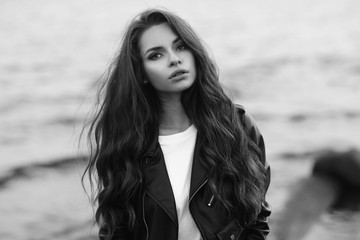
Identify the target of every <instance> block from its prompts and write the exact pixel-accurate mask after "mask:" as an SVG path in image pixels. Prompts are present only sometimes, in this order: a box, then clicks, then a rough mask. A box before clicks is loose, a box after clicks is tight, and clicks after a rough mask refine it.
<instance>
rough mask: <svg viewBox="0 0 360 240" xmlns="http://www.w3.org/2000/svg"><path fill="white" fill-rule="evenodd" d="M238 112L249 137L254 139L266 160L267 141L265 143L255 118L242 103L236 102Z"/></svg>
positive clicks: (263, 158) (263, 159)
mask: <svg viewBox="0 0 360 240" xmlns="http://www.w3.org/2000/svg"><path fill="white" fill-rule="evenodd" d="M235 107H236V110H237V113H238V115H239V118H240V121H241V124H242V126H243V128H244V130H245V132H246V134H247V136H248V138H249V139H250V140H251V141H253V142H254V143H255V144H256V145H257V146H258V147H259V148H260V150H261V152H262V154H261V155H262V156H261V159H262V162H264V163H265V162H266V161H265V143H264V138H263V135H262V134H261V132H260V130H259V128H258V126H257V124H256V122H255V120H254V118H253V117H252V116H251V115H250V114H249V113H247V112H246V110H245V108H244V107H243V106H241V105H238V104H236V105H235Z"/></svg>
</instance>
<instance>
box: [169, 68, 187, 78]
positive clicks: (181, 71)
mask: <svg viewBox="0 0 360 240" xmlns="http://www.w3.org/2000/svg"><path fill="white" fill-rule="evenodd" d="M185 73H189V71H188V70H185V69H179V70H176V71H174V72H173V73H171V75H170V77H169V79H172V78H174V77H178V76H181V75H183V74H185Z"/></svg>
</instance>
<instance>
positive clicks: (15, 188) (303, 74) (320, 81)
mask: <svg viewBox="0 0 360 240" xmlns="http://www.w3.org/2000/svg"><path fill="white" fill-rule="evenodd" d="M159 5H161V6H165V7H167V8H169V9H172V10H174V11H175V12H177V13H179V15H181V16H182V17H184V18H185V19H187V20H188V21H189V22H190V23H191V24H192V26H193V27H194V28H195V29H196V30H197V31H198V32H199V34H200V35H201V36H202V37H203V39H204V41H205V42H206V43H207V45H208V47H209V50H210V51H211V52H212V54H213V56H214V57H215V59H216V61H217V63H218V65H219V68H220V73H221V79H222V81H223V83H224V84H225V86H226V88H227V89H228V91H229V93H230V94H231V95H232V96H233V98H234V100H235V101H237V102H239V103H241V104H243V105H245V106H246V108H247V110H248V111H249V112H250V113H251V114H252V115H253V116H254V117H255V119H256V120H257V122H258V125H259V127H260V128H261V130H262V132H263V134H264V136H265V140H266V143H267V152H268V159H269V162H270V164H271V166H272V169H273V181H272V185H271V188H270V190H269V196H268V197H269V200H270V202H271V204H272V205H273V210H274V215H276V211H280V210H281V209H282V206H283V203H284V202H285V201H286V199H287V198H288V197H289V192H290V189H291V188H292V187H293V186H294V185H296V184H297V183H298V181H299V180H300V179H301V178H304V177H307V176H308V175H309V173H310V170H311V167H312V158H313V156H314V155H315V154H316V153H317V152H319V151H321V150H323V149H327V148H331V149H339V150H343V149H348V148H357V149H360V138H359V137H358V136H359V133H360V107H359V103H360V57H359V56H360V45H359V43H360V28H359V27H358V23H359V22H360V15H359V14H358V13H359V10H360V2H358V1H356V0H329V1H321V0H315V1H310V0H305V1H304V0H302V1H301V0H291V1H289V0H278V1H265V0H262V1H250V0H248V1H245V0H243V1H235V0H234V1H227V2H226V4H224V3H221V2H218V1H213V0H210V1H205V0H203V1H196V2H194V1H188V0H184V1H181V2H174V3H168V2H167V1H151V2H150V1H136V2H134V1H131V2H130V1H115V0H109V1H106V2H103V1H95V0H94V1H91V2H89V1H85V0H75V1H70V0H65V1H61V2H59V1H54V0H47V1H45V0H34V1H31V3H30V2H29V1H25V0H17V1H9V0H4V1H1V2H0V36H1V38H0V52H1V57H0V76H1V77H0V153H1V156H2V158H1V161H0V177H1V179H3V178H4V177H5V176H9V175H11V174H10V173H12V171H13V170H14V169H16V168H22V169H25V170H26V169H31V170H26V171H30V174H29V176H28V177H24V178H13V180H10V181H8V182H7V184H6V185H5V187H3V188H1V189H0V202H1V207H0V212H1V214H0V215H1V217H0V237H1V238H11V239H81V237H80V235H79V234H78V232H81V234H83V235H82V236H84V233H86V232H87V230H86V227H84V226H87V223H88V222H87V219H88V218H89V217H90V216H91V209H90V208H89V206H88V205H87V202H86V197H85V196H84V194H83V192H82V189H81V187H80V186H78V185H77V183H78V180H77V179H79V176H80V174H81V171H82V165H81V164H79V165H76V166H77V167H76V168H75V169H76V171H74V170H73V167H70V168H65V170H64V169H63V170H59V169H58V168H57V167H50V168H43V167H38V168H31V167H29V166H32V164H35V163H42V164H46V163H48V162H49V161H54V160H58V159H63V158H64V159H65V158H68V157H72V156H74V155H76V154H77V153H78V148H77V140H78V135H79V131H80V129H81V124H82V121H83V119H84V117H85V115H86V113H87V112H88V110H89V108H90V106H91V105H92V103H93V101H94V98H93V97H94V91H93V89H94V88H93V85H94V83H95V81H96V79H97V78H98V77H99V76H100V75H101V74H102V72H103V71H104V70H105V67H106V66H107V64H108V63H109V61H110V59H111V58H112V56H113V53H114V52H115V51H116V49H117V47H118V42H119V40H120V37H121V34H122V30H123V29H124V26H125V25H126V24H127V22H128V20H129V18H130V17H132V16H134V15H135V14H136V13H137V12H139V11H140V10H143V9H144V8H147V7H151V6H159ZM81 145H82V144H81ZM81 153H82V152H81ZM289 154H290V155H293V156H295V158H293V159H288V158H286V157H284V156H285V155H289ZM14 176H16V174H15V175H14ZM64 176H66V177H64ZM10 179H12V178H10ZM24 179H25V180H27V181H24ZM44 189H46V191H44ZM45 193H47V194H45ZM60 193H62V194H60ZM57 194H60V195H61V196H62V197H61V198H60V197H59V196H58V195H57ZM24 196H26V201H24V200H23V198H24ZM40 200H41V201H40ZM70 203H73V205H71V206H70V205H69V204H70ZM39 207H40V208H41V209H39ZM59 212H61V214H59ZM75 213H76V214H75ZM49 219H50V220H51V221H49ZM329 219H330V220H329ZM354 219H355V220H354ZM51 222H52V224H51ZM344 222H346V221H344V220H341V218H340V219H339V218H333V217H332V215H325V216H324V217H322V219H321V222H320V223H321V224H323V225H321V224H320V225H319V226H317V228H315V230H314V231H315V233H316V234H319V232H321V229H326V228H327V227H328V226H331V225H334V224H335V225H336V226H338V227H339V229H343V230H345V229H355V228H351V226H353V222H359V221H358V217H353V219H352V220H351V221H347V222H346V224H344ZM45 223H46V224H45ZM274 224H275V223H274ZM44 226H46V227H44ZM71 226H79V227H78V228H74V230H73V231H70V230H68V231H67V232H71V234H72V235H71V236H70V234H68V235H66V234H64V233H63V232H64V231H65V232H66V230H67V229H70V227H71ZM349 226H350V227H349ZM18 229H20V230H18ZM76 229H77V230H76ZM79 229H80V230H79ZM319 229H320V230H319ZM39 231H40V232H41V231H42V234H38V232H39ZM89 231H90V230H89ZM347 232H348V236H349V237H353V236H358V232H356V231H355V230H349V231H347ZM330 233H331V231H330ZM29 236H32V237H29ZM333 236H336V235H335V234H333ZM327 237H328V238H330V237H329V236H327ZM353 239H354V238H353Z"/></svg>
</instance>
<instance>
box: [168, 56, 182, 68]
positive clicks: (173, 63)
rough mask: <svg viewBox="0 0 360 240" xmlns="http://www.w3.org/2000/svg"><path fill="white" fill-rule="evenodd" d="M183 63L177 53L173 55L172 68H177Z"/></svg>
mask: <svg viewBox="0 0 360 240" xmlns="http://www.w3.org/2000/svg"><path fill="white" fill-rule="evenodd" d="M181 63H182V60H181V59H180V58H179V56H178V55H177V54H175V53H171V55H170V66H177V65H179V64H181Z"/></svg>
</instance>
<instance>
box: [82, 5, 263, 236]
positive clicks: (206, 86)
mask: <svg viewBox="0 0 360 240" xmlns="http://www.w3.org/2000/svg"><path fill="white" fill-rule="evenodd" d="M161 23H167V24H169V26H170V27H171V29H172V30H173V31H174V33H175V34H177V35H178V36H179V37H180V38H181V39H182V40H183V41H184V43H185V44H186V45H187V47H188V49H190V50H191V52H192V53H193V55H194V58H195V64H196V70H197V77H196V80H195V82H194V84H193V85H192V86H191V87H190V88H189V89H187V90H186V91H184V92H183V94H182V99H181V100H182V104H183V106H184V108H185V112H186V114H187V115H188V117H189V118H190V120H191V121H192V122H193V123H194V125H195V126H196V128H197V129H198V132H199V134H202V135H203V142H202V144H201V148H200V154H201V156H202V158H201V159H203V161H204V162H203V164H204V165H206V166H207V167H208V169H209V179H208V183H209V186H210V187H211V189H212V191H213V192H214V193H215V194H216V195H217V196H218V198H219V199H220V200H221V201H222V202H223V203H224V205H225V206H226V208H227V209H228V210H229V212H233V213H234V217H238V216H236V212H237V211H236V209H238V208H245V209H246V213H247V215H248V218H249V219H250V220H254V219H255V217H256V215H257V214H258V213H259V212H260V208H261V203H262V201H263V200H264V195H265V191H266V178H265V168H264V166H263V164H262V163H261V160H260V158H261V150H260V149H259V147H258V146H257V144H256V143H255V142H253V141H252V140H250V139H249V137H248V135H247V133H246V130H245V129H244V126H243V124H242V123H241V121H240V119H239V114H238V112H237V109H236V106H235V105H234V104H233V103H232V101H231V100H230V99H229V97H228V96H227V95H226V94H225V93H224V91H223V89H222V87H221V84H220V83H219V74H218V70H217V67H216V65H215V63H214V62H213V60H212V59H211V58H210V57H209V55H208V53H207V50H206V48H205V47H204V44H203V43H202V41H201V40H200V38H199V37H198V35H197V34H196V33H195V32H194V30H193V29H192V28H191V27H190V26H189V24H188V23H187V22H186V21H184V20H183V19H181V18H180V17H178V16H177V15H175V14H173V13H171V12H169V11H167V10H160V9H150V10H146V11H144V12H142V13H141V14H139V15H138V16H137V17H136V18H134V20H133V21H132V22H131V23H130V24H129V25H128V27H127V30H126V32H125V34H124V37H123V39H122V44H121V47H120V50H119V53H118V54H117V55H116V56H117V57H116V58H115V60H114V61H113V62H112V64H111V65H110V67H109V69H108V72H107V74H105V75H104V83H103V86H102V88H101V89H100V90H99V95H98V96H99V97H98V103H97V107H98V108H97V109H98V110H97V112H96V114H95V116H93V118H91V119H90V120H89V121H88V124H87V125H85V127H88V129H87V131H88V140H89V142H90V146H91V148H90V160H89V163H88V166H87V168H86V170H85V172H84V175H83V181H84V177H85V175H88V176H89V178H90V182H91V185H92V186H93V183H94V182H96V186H95V187H93V193H94V194H93V201H94V203H96V204H97V205H98V206H97V209H96V213H95V220H96V222H97V223H98V224H99V225H100V227H102V228H106V232H107V235H108V236H110V237H109V239H110V238H111V236H112V235H113V234H114V233H115V232H117V231H119V230H120V229H117V227H118V226H119V224H118V223H120V222H122V223H124V222H125V223H127V228H128V229H130V230H131V229H132V228H133V227H134V225H135V222H136V218H137V216H136V214H135V210H134V209H135V206H134V205H135V202H134V199H135V198H136V196H137V193H138V191H139V189H140V185H141V182H142V171H141V167H142V165H143V164H144V163H143V161H144V155H145V153H146V150H147V149H148V148H149V147H150V145H151V143H152V142H153V141H154V139H156V137H157V135H158V132H159V113H160V112H161V104H160V100H159V99H158V97H157V94H156V91H155V89H154V88H153V87H152V86H151V85H150V84H146V85H145V84H143V81H144V79H146V76H145V73H144V69H143V63H142V59H141V56H140V53H139V52H140V51H139V39H140V37H141V35H142V33H143V32H144V31H145V30H147V29H149V28H150V27H151V26H154V25H158V24H161ZM85 127H84V129H85ZM226 186H231V188H232V192H233V194H232V197H231V198H229V197H228V196H227V194H226V193H225V187H226Z"/></svg>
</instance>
